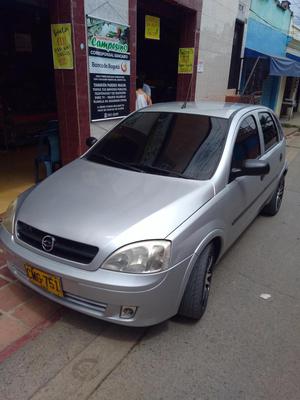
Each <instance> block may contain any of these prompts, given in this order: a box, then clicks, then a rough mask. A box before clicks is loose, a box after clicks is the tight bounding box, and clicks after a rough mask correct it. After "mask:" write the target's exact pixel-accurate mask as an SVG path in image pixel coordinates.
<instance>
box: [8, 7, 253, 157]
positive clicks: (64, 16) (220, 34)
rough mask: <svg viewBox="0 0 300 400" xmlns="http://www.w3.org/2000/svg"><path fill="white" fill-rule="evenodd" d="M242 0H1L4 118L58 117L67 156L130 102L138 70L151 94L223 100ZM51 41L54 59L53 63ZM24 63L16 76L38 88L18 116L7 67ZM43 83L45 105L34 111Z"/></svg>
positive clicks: (238, 46) (235, 59)
mask: <svg viewBox="0 0 300 400" xmlns="http://www.w3.org/2000/svg"><path fill="white" fill-rule="evenodd" d="M248 8H249V1H248V0H109V1H106V2H104V1H99V0H51V1H50V0H3V1H2V2H1V5H0V11H1V15H2V16H3V18H2V20H1V24H0V25H1V26H0V29H1V30H3V32H4V33H5V35H6V36H5V40H3V41H2V42H1V43H0V57H1V68H2V69H1V71H0V78H1V79H0V84H2V82H4V84H5V85H6V89H5V91H6V93H7V96H6V98H4V100H3V103H6V104H8V105H7V106H5V107H6V109H9V110H10V116H9V118H10V119H12V118H13V119H14V121H20V120H22V121H27V122H28V124H29V125H28V126H29V131H33V130H32V126H31V125H30V121H32V120H33V119H37V120H39V121H41V122H45V121H47V118H48V119H49V118H51V119H57V120H58V124H59V139H60V153H61V160H62V164H66V163H68V162H70V161H72V160H73V159H74V158H76V157H77V156H79V155H80V154H82V153H84V151H85V150H86V144H85V143H86V139H87V138H88V137H89V136H90V135H92V136H95V137H97V138H101V137H103V136H104V135H105V134H106V132H107V131H108V130H109V129H110V128H111V127H112V126H114V125H115V124H116V123H118V122H119V121H120V118H117V117H119V116H120V117H123V116H124V115H127V114H128V113H129V112H131V111H134V109H135V87H136V77H143V78H144V79H145V82H146V83H147V84H148V85H149V86H150V87H151V90H152V99H153V101H154V102H161V101H173V100H178V101H185V100H195V99H196V100H201V99H210V100H224V99H225V96H226V94H227V91H228V88H229V89H230V90H234V91H235V90H236V88H237V86H238V82H239V78H240V69H239V68H240V54H241V51H242V49H243V47H244V36H245V31H246V20H247V14H248ZM23 16H25V18H23ZM5 21H13V23H12V24H10V25H8V24H6V22H5ZM104 32H105V33H104ZM67 34H68V36H67ZM56 35H58V36H56ZM41 36H42V37H43V42H42V40H41ZM60 36H61V37H60ZM51 40H52V42H53V43H56V44H55V50H54V45H53V46H52V49H51ZM65 40H66V41H69V42H68V43H69V44H68V43H67V42H66V43H65V42H64V41H65ZM9 43H10V45H8V44H9ZM45 44H47V46H45ZM64 45H68V46H67V47H68V48H67V47H66V48H67V51H66V53H64V51H65V48H64ZM108 45H109V46H112V47H111V48H110V49H109V48H108V47H105V46H108ZM103 46H104V47H103ZM52 51H56V52H57V55H58V56H59V57H60V58H61V62H62V65H61V66H59V67H57V66H53V57H52ZM232 53H234V56H232ZM66 54H67V55H66ZM68 57H71V58H72V61H70V63H69V64H68V63H65V65H64V62H66V59H67V58H68ZM42 65H43V69H42ZM237 65H238V68H236V66H237ZM25 69H26V71H28V76H27V77H24V78H23V79H22V81H23V83H24V85H23V86H24V87H25V86H26V85H27V86H28V87H30V88H31V93H32V94H33V93H37V94H38V95H36V96H35V97H36V98H35V102H36V103H37V104H36V105H35V106H34V107H33V106H32V107H31V106H30V105H29V104H28V107H27V104H26V108H27V109H28V110H27V111H26V113H27V114H26V115H25V116H24V115H23V114H24V113H23V110H22V107H23V108H25V106H24V104H25V103H26V99H28V91H26V90H25V91H24V93H20V91H21V86H20V85H19V84H18V83H17V82H18V81H17V74H14V73H12V71H17V70H18V71H22V72H24V71H25ZM8 75H11V76H12V78H11V81H9V84H6V82H8V80H7V76H8ZM35 77H39V81H37V79H35ZM40 81H41V84H40ZM5 85H4V86H5ZM41 85H43V87H45V89H43V90H41V87H42V86H41ZM16 86H18V90H19V93H18V94H17V93H15V88H16ZM50 92H51V99H50V100H51V101H52V106H51V110H50V107H49V110H48V109H45V110H44V111H43V112H41V108H42V107H41V106H43V105H44V99H45V94H47V93H50ZM0 97H1V96H0ZM3 97H5V96H3ZM33 97H34V96H33ZM48 97H49V96H48ZM21 98H22V101H19V103H20V104H21V105H23V106H22V107H21V108H20V109H19V110H18V109H17V107H15V103H17V100H18V99H19V100H20V99H21ZM50 100H49V102H50ZM1 101H2V100H1ZM118 101H119V103H120V104H118ZM121 103H122V104H121ZM122 107H123V111H122V112H119V110H120V109H121V108H122ZM0 108H1V107H0ZM44 108H47V107H44ZM50 111H51V113H50ZM21 114H22V115H21ZM119 114H120V115H119ZM11 117H12V118H11ZM27 122H26V123H27ZM17 123H18V122H16V124H15V125H17ZM0 125H1V121H0ZM0 129H1V126H0ZM9 129H11V127H9ZM12 130H15V126H14V127H13V128H12ZM22 130H23V126H22V127H21V129H20V131H22ZM0 133H1V132H0ZM9 136H10V137H9V138H8V141H9V140H10V139H11V138H12V136H13V135H11V134H10V133H9ZM5 140H6V139H5ZM0 142H1V137H0ZM11 142H13V140H12V141H11ZM0 146H1V143H0Z"/></svg>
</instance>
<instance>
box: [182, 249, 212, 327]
mask: <svg viewBox="0 0 300 400" xmlns="http://www.w3.org/2000/svg"><path fill="white" fill-rule="evenodd" d="M214 261H215V251H214V245H213V243H210V244H209V245H207V246H206V247H205V249H204V250H203V251H202V253H201V254H200V256H199V258H198V260H197V262H196V264H195V266H194V268H193V270H192V272H191V275H190V278H189V281H188V283H187V286H186V289H185V292H184V295H183V297H182V300H181V304H180V307H179V311H178V314H179V315H181V316H183V317H187V318H191V319H196V320H199V319H200V318H201V317H202V315H203V314H204V312H205V310H206V306H207V301H208V296H209V291H210V285H211V279H212V272H213V266H214Z"/></svg>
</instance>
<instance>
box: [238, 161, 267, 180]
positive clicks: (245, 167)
mask: <svg viewBox="0 0 300 400" xmlns="http://www.w3.org/2000/svg"><path fill="white" fill-rule="evenodd" d="M269 172H270V165H269V163H268V162H267V161H262V160H245V161H243V162H242V165H241V167H240V168H232V170H231V180H233V179H235V178H238V177H239V176H263V175H267V174H268V173H269Z"/></svg>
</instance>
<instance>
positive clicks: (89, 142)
mask: <svg viewBox="0 0 300 400" xmlns="http://www.w3.org/2000/svg"><path fill="white" fill-rule="evenodd" d="M96 142H98V140H97V139H96V138H95V137H93V136H90V137H88V138H87V139H86V141H85V144H86V145H87V147H92V146H94V144H95V143H96Z"/></svg>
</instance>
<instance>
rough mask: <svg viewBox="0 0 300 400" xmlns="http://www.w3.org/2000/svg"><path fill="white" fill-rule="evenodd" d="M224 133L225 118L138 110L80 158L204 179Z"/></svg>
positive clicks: (215, 162) (217, 155)
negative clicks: (84, 157)
mask: <svg viewBox="0 0 300 400" xmlns="http://www.w3.org/2000/svg"><path fill="white" fill-rule="evenodd" d="M227 132H228V120H227V119H222V118H215V117H208V116H205V115H193V114H183V113H168V112H138V113H135V114H133V115H132V116H130V117H128V118H127V119H125V120H124V121H123V122H121V123H120V124H119V125H118V126H116V127H115V128H114V129H112V131H110V132H109V133H108V134H107V135H106V136H105V137H104V138H103V139H102V140H101V141H99V143H98V144H97V145H96V146H95V147H93V148H92V149H91V151H90V152H88V154H87V155H86V158H87V159H88V160H90V161H94V162H98V163H102V164H111V165H114V166H116V167H119V168H127V169H132V168H136V169H137V170H140V171H142V172H148V173H155V174H161V175H169V176H179V177H183V178H190V179H200V180H206V179H209V178H210V177H211V176H212V175H213V173H214V171H215V169H216V167H217V165H218V162H219V160H220V157H221V155H222V151H223V148H224V144H225V140H226V136H227Z"/></svg>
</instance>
